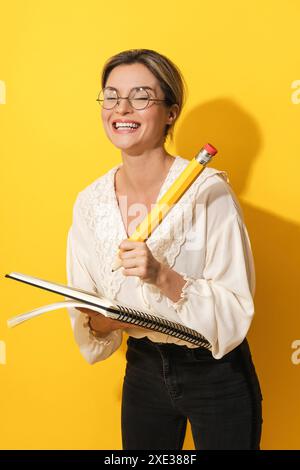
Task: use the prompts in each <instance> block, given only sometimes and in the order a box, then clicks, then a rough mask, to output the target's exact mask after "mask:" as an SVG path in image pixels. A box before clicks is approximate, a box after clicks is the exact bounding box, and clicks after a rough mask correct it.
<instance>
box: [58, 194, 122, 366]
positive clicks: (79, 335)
mask: <svg viewBox="0 0 300 470" xmlns="http://www.w3.org/2000/svg"><path fill="white" fill-rule="evenodd" d="M78 201H79V197H77V199H76V201H75V204H74V208H73V222H72V225H71V227H70V229H69V231H68V236H67V255H66V266H67V281H68V285H70V286H72V287H78V288H80V289H84V290H88V291H91V292H97V288H96V285H95V282H94V280H93V278H92V274H91V272H92V269H91V259H92V256H93V255H92V253H91V251H90V250H92V246H93V244H92V240H91V237H90V233H89V229H88V227H87V226H86V222H85V220H84V219H83V218H82V217H81V216H80V214H79V211H78ZM68 300H70V299H68ZM67 310H68V313H69V315H70V320H71V326H72V329H73V332H74V337H75V341H76V343H77V344H78V346H79V349H80V352H81V354H82V356H83V357H84V358H85V359H86V361H87V362H88V363H89V364H94V363H96V362H99V361H102V360H104V359H106V358H108V357H109V356H110V355H111V354H112V353H113V352H114V351H116V349H118V348H119V346H120V345H121V343H122V330H115V331H112V332H111V333H109V334H108V335H106V336H105V337H103V338H95V337H94V336H93V335H91V334H90V332H89V329H88V328H86V327H84V326H83V324H84V321H85V318H84V314H82V313H81V312H80V311H79V310H77V309H75V308H67Z"/></svg>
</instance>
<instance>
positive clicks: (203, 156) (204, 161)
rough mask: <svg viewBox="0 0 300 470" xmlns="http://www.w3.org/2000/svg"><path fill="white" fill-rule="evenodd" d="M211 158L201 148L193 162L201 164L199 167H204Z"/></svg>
mask: <svg viewBox="0 0 300 470" xmlns="http://www.w3.org/2000/svg"><path fill="white" fill-rule="evenodd" d="M212 157H213V156H212V155H211V154H210V153H209V152H208V151H207V150H206V149H205V148H203V149H201V150H200V152H199V153H198V155H197V156H196V157H195V160H197V162H199V163H201V165H206V164H207V163H208V162H209V161H210V160H211V159H212Z"/></svg>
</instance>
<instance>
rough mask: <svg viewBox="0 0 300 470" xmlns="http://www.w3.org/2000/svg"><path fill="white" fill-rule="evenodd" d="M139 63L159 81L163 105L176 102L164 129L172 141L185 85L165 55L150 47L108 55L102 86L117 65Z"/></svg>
mask: <svg viewBox="0 0 300 470" xmlns="http://www.w3.org/2000/svg"><path fill="white" fill-rule="evenodd" d="M134 63H139V64H143V65H145V66H146V67H147V68H148V69H149V70H150V72H152V73H153V75H154V76H155V77H156V78H157V80H158V81H159V84H160V87H161V89H162V91H163V93H164V99H165V102H164V105H165V106H166V107H170V106H172V105H173V104H175V103H176V104H177V105H178V107H179V109H178V114H177V117H176V119H175V121H173V123H172V124H167V125H166V127H165V131H164V136H165V140H166V138H167V137H168V136H169V137H170V139H171V141H173V132H174V126H175V123H176V121H177V119H178V118H179V116H180V114H181V111H182V108H183V106H184V104H185V101H186V93H187V86H186V82H185V79H184V77H183V75H182V73H181V71H180V70H179V68H178V67H177V66H176V65H175V64H174V63H173V62H172V61H171V60H170V59H168V58H167V57H166V56H164V55H163V54H159V53H158V52H156V51H153V50H152V49H129V50H127V51H122V52H119V53H118V54H116V55H114V56H112V57H110V58H109V59H108V60H107V61H106V62H105V64H104V67H103V70H102V77H101V85H102V88H105V85H106V82H107V79H108V76H109V74H110V72H111V71H112V70H113V69H114V68H115V67H117V66H118V65H125V64H134Z"/></svg>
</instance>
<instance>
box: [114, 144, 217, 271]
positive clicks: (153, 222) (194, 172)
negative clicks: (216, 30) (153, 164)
mask: <svg viewBox="0 0 300 470" xmlns="http://www.w3.org/2000/svg"><path fill="white" fill-rule="evenodd" d="M216 153H217V149H216V148H215V147H213V146H212V145H210V144H206V145H204V147H202V149H201V150H200V152H199V153H198V155H197V156H196V157H195V158H193V160H191V161H190V163H189V164H188V165H187V166H186V167H185V169H184V170H183V171H182V172H181V173H180V175H179V176H178V178H177V179H176V180H175V181H174V183H173V184H172V185H171V186H170V188H169V189H168V191H166V193H165V194H164V195H163V196H162V197H161V198H160V200H159V201H157V203H156V204H155V206H154V208H153V209H152V210H151V211H150V212H149V213H148V214H147V216H146V217H145V218H144V220H143V221H142V222H141V223H140V224H139V225H138V226H137V227H136V230H135V232H134V233H133V234H132V235H131V236H130V237H129V238H128V240H131V241H145V240H147V238H149V236H150V235H151V233H152V232H153V230H154V229H155V228H156V227H157V226H158V225H159V224H160V223H161V222H162V220H163V218H164V217H165V216H166V214H167V213H168V212H169V210H170V209H171V208H172V206H173V204H176V202H177V201H179V199H180V198H181V197H182V196H183V195H184V193H185V192H186V191H187V190H188V189H189V187H190V186H191V185H192V184H193V182H194V181H195V179H196V178H197V177H198V176H199V175H200V174H201V173H202V171H203V170H204V169H205V167H206V165H207V163H208V162H209V161H210V160H211V159H212V157H213V156H214V155H215V154H216ZM118 253H119V251H118ZM121 266H122V262H121V259H120V258H119V256H118V254H117V256H116V259H115V262H114V264H113V267H112V271H116V270H117V269H118V268H120V267H121Z"/></svg>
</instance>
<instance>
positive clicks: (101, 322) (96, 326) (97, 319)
mask: <svg viewBox="0 0 300 470" xmlns="http://www.w3.org/2000/svg"><path fill="white" fill-rule="evenodd" d="M76 310H79V311H80V312H81V313H84V314H85V315H87V316H88V317H89V318H90V326H91V328H92V329H93V330H94V331H97V334H98V335H99V336H106V335H108V334H109V333H111V332H112V331H114V330H119V329H122V330H124V329H127V328H138V329H141V330H142V329H144V328H140V327H139V326H137V325H132V324H131V323H125V322H121V321H118V320H113V319H112V318H107V317H106V316H105V315H101V313H97V312H95V311H94V310H91V309H89V308H82V307H76Z"/></svg>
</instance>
